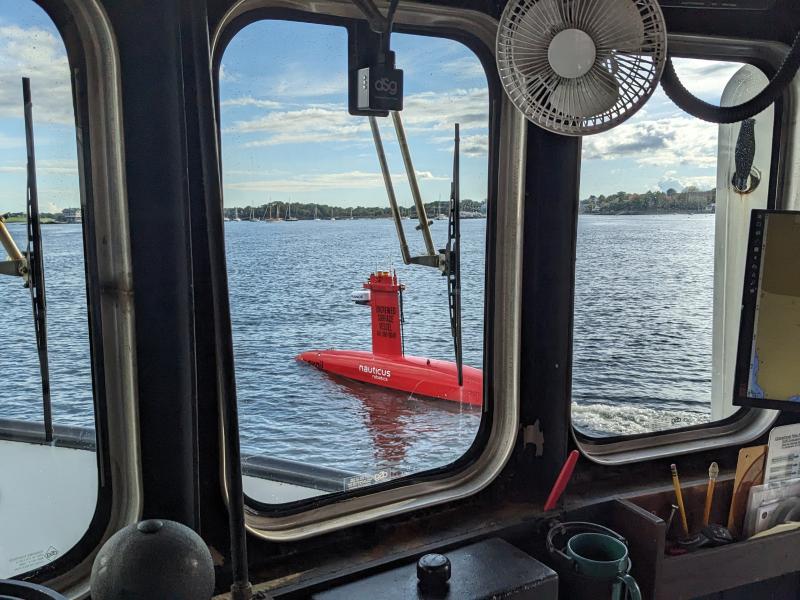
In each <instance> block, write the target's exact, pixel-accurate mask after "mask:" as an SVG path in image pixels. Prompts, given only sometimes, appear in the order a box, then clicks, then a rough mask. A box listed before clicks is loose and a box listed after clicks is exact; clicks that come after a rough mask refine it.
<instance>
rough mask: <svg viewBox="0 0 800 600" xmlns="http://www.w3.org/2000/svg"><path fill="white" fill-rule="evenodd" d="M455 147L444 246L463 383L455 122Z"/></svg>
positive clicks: (458, 359) (458, 362)
mask: <svg viewBox="0 0 800 600" xmlns="http://www.w3.org/2000/svg"><path fill="white" fill-rule="evenodd" d="M454 141H455V147H454V150H453V181H452V182H451V184H450V222H449V227H448V234H447V247H446V248H445V249H444V255H445V272H444V275H445V276H446V277H447V297H448V304H449V306H450V331H451V333H452V335H453V349H454V350H455V355H456V369H457V370H458V385H464V352H463V348H462V345H461V342H462V338H461V198H460V195H461V192H460V181H459V170H460V169H459V166H460V165H459V157H458V154H459V145H460V138H459V128H458V123H456V131H455V140H454Z"/></svg>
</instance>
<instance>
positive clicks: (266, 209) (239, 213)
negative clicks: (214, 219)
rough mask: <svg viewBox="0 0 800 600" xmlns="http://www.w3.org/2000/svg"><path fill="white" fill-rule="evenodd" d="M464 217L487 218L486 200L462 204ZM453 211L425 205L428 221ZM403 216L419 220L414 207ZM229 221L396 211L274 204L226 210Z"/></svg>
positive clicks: (369, 216) (382, 215) (364, 215)
mask: <svg viewBox="0 0 800 600" xmlns="http://www.w3.org/2000/svg"><path fill="white" fill-rule="evenodd" d="M460 208H461V216H462V217H483V216H485V215H486V200H484V201H482V202H478V201H477V200H469V199H466V200H461V206H460ZM449 210H450V202H449V201H444V200H443V201H441V202H428V203H425V212H426V214H427V215H428V218H434V217H436V216H437V215H438V214H448V211H449ZM400 212H401V214H402V216H404V217H409V218H411V219H416V218H417V210H416V208H415V207H414V206H413V205H412V206H408V207H406V206H401V207H400ZM224 214H225V217H226V218H228V219H235V218H237V217H238V218H240V219H242V220H246V219H250V218H251V215H252V218H253V219H257V220H264V219H269V218H273V219H274V218H280V219H285V218H286V217H287V215H290V216H291V217H292V218H295V219H298V220H310V219H314V218H317V219H330V218H336V219H349V218H350V217H351V216H352V217H353V218H354V219H385V218H389V217H391V216H392V211H391V209H390V208H389V207H388V206H355V207H352V208H350V207H347V208H345V207H342V206H331V205H328V204H315V203H305V204H304V203H300V202H271V203H267V204H261V205H260V206H250V205H247V206H237V207H232V208H226V209H225V213H224Z"/></svg>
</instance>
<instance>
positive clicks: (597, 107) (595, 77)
mask: <svg viewBox="0 0 800 600" xmlns="http://www.w3.org/2000/svg"><path fill="white" fill-rule="evenodd" d="M618 98H619V85H618V84H617V82H616V80H615V79H614V78H613V77H612V76H611V74H610V73H608V72H606V71H604V70H602V69H598V68H597V67H595V68H594V69H593V70H592V71H590V72H589V73H587V74H586V75H584V76H583V77H580V78H578V79H564V80H563V81H562V82H561V83H560V84H559V85H558V87H557V88H556V89H555V90H554V91H553V93H552V94H551V95H550V104H551V105H552V106H553V107H554V108H555V109H556V110H558V111H560V112H562V113H563V114H565V115H568V116H571V117H581V118H586V117H594V116H597V115H601V114H603V113H604V112H606V111H607V110H608V109H610V108H611V107H612V106H614V104H616V102H617V99H618Z"/></svg>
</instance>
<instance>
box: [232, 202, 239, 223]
mask: <svg viewBox="0 0 800 600" xmlns="http://www.w3.org/2000/svg"><path fill="white" fill-rule="evenodd" d="M233 220H234V221H241V219H240V218H239V207H237V206H234V207H233Z"/></svg>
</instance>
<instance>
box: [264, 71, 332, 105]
mask: <svg viewBox="0 0 800 600" xmlns="http://www.w3.org/2000/svg"><path fill="white" fill-rule="evenodd" d="M267 88H268V89H269V90H270V93H271V94H275V95H276V96H283V97H285V98H309V97H313V96H328V95H331V94H341V93H343V92H346V91H347V72H346V71H345V70H344V69H342V70H341V71H337V72H336V73H335V74H334V75H332V76H331V75H329V76H327V77H326V78H324V79H323V78H322V77H320V76H319V75H317V74H313V73H309V72H308V71H307V70H306V69H304V68H303V65H290V66H289V67H288V68H287V70H286V72H285V73H284V74H283V75H282V76H279V77H277V78H275V79H274V80H272V81H270V82H269V84H268V85H267Z"/></svg>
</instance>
